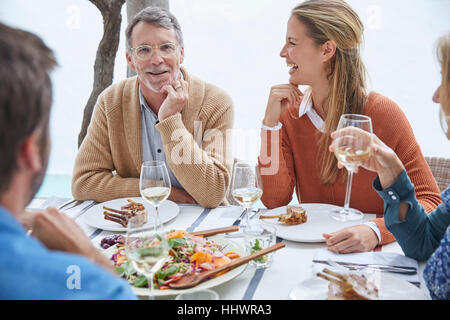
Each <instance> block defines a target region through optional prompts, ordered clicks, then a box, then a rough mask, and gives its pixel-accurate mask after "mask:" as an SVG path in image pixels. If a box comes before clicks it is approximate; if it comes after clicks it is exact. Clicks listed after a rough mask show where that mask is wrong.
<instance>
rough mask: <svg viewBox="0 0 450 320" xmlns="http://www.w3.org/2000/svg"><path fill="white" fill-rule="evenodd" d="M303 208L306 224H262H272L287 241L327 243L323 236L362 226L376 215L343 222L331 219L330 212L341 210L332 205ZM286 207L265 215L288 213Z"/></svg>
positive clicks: (272, 221) (269, 222)
mask: <svg viewBox="0 0 450 320" xmlns="http://www.w3.org/2000/svg"><path fill="white" fill-rule="evenodd" d="M300 206H301V207H303V208H304V209H305V210H306V215H307V217H308V220H307V221H306V223H303V224H298V225H287V224H283V223H281V222H279V221H278V219H264V220H261V222H262V224H263V225H264V224H266V223H267V224H270V225H272V226H274V227H275V228H276V229H277V236H278V237H280V238H283V239H285V240H291V241H297V242H325V239H324V238H323V236H322V234H324V233H332V232H335V231H338V230H340V229H342V228H346V227H350V226H353V225H357V224H361V223H364V222H366V221H369V220H372V219H374V218H375V217H376V215H375V214H364V218H363V220H360V221H348V222H341V221H337V220H335V219H333V218H332V217H330V215H329V212H330V211H331V210H333V209H336V208H340V207H338V206H334V205H331V204H323V203H301V204H300ZM286 207H287V206H284V207H279V208H275V209H272V210H269V211H267V212H266V213H265V214H264V215H267V216H274V215H278V214H282V213H286Z"/></svg>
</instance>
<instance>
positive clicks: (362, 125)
mask: <svg viewBox="0 0 450 320" xmlns="http://www.w3.org/2000/svg"><path fill="white" fill-rule="evenodd" d="M361 131H365V132H366V134H361ZM371 145H372V121H371V119H370V118H369V117H367V116H364V115H359V114H343V115H342V116H341V118H340V120H339V124H338V127H337V131H336V132H334V137H333V143H332V148H331V150H332V151H333V152H334V154H335V156H336V158H337V160H338V163H340V164H341V165H343V166H344V167H345V168H346V169H347V172H348V177H347V189H346V192H345V202H344V208H342V209H336V210H333V211H332V212H331V213H330V215H331V217H333V218H334V219H336V220H339V221H349V220H361V219H362V218H363V213H362V212H361V211H359V210H357V209H353V208H350V195H351V188H352V178H353V173H354V172H355V170H356V168H357V167H358V166H360V165H362V164H363V163H365V162H366V161H367V160H368V159H369V158H370V148H371Z"/></svg>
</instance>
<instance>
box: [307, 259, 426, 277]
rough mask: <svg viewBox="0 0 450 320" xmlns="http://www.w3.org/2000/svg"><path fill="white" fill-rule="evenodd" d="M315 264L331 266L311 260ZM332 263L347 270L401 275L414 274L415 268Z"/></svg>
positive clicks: (322, 261) (326, 262)
mask: <svg viewBox="0 0 450 320" xmlns="http://www.w3.org/2000/svg"><path fill="white" fill-rule="evenodd" d="M313 262H315V263H323V264H327V265H331V263H329V262H328V261H325V260H313ZM333 262H334V263H337V264H339V265H342V266H344V267H347V268H349V269H353V270H360V269H366V268H367V269H374V270H379V271H386V272H394V273H403V274H410V275H413V274H416V273H417V268H415V267H408V266H389V265H382V264H373V263H372V264H370V263H367V264H365V263H353V262H341V261H333Z"/></svg>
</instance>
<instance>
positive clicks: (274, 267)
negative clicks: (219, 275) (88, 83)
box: [28, 196, 430, 300]
mask: <svg viewBox="0 0 450 320" xmlns="http://www.w3.org/2000/svg"><path fill="white" fill-rule="evenodd" d="M69 200H71V199H68V198H61V197H56V196H55V197H45V198H35V199H33V201H32V202H31V203H30V205H29V206H28V209H30V210H39V209H44V208H46V207H48V206H54V207H58V206H61V204H63V203H68V201H69ZM74 204H75V205H76V206H79V207H80V208H82V209H81V210H78V211H76V210H72V212H74V214H70V215H69V214H68V215H69V216H71V217H72V218H73V219H75V221H76V222H77V224H78V225H79V226H80V227H81V229H82V230H83V231H84V233H85V234H86V235H87V236H88V237H89V239H90V240H91V241H92V243H93V244H94V246H95V247H96V248H98V250H103V249H102V248H101V246H100V242H101V240H102V239H103V238H104V237H106V236H109V235H112V234H117V233H121V234H123V235H125V233H124V232H112V231H106V230H102V229H98V228H95V227H92V226H90V225H89V224H88V223H86V212H87V211H88V210H89V209H90V208H91V207H92V206H93V205H95V204H96V203H95V202H94V201H78V202H75V201H73V200H72V203H71V205H72V206H73V205H74ZM67 207H69V206H67ZM178 207H179V214H178V215H177V216H176V217H175V218H174V219H172V220H170V221H168V222H166V223H164V228H165V229H167V230H171V229H177V230H179V229H181V230H186V231H188V232H193V231H199V230H207V229H213V228H219V227H226V226H231V225H233V223H235V222H236V221H237V220H238V218H239V217H240V216H241V213H242V207H239V206H219V207H217V208H214V209H207V208H203V207H201V206H200V205H188V204H178ZM61 211H62V212H65V209H64V208H62V209H61ZM266 212H268V209H267V208H265V207H263V206H261V205H260V206H259V213H258V214H264V213H266ZM230 239H231V240H232V241H235V242H236V243H238V244H240V245H242V246H243V245H244V238H243V237H239V236H236V237H232V238H230ZM280 241H282V242H284V243H285V247H284V248H282V249H280V250H278V251H276V252H275V253H274V255H273V262H272V264H271V266H270V267H269V268H262V269H256V268H255V267H252V266H250V265H247V266H246V267H245V269H244V271H243V272H242V273H240V274H239V275H238V276H236V277H234V278H233V279H231V280H229V281H227V282H224V283H222V284H220V285H218V286H215V287H213V288H211V289H212V290H214V291H215V292H217V293H218V295H219V299H220V300H288V299H291V297H290V293H291V291H292V290H293V288H294V287H295V286H297V285H298V284H299V283H301V282H303V281H305V280H307V279H308V278H311V277H314V262H313V259H314V256H315V255H316V253H317V251H318V250H323V249H326V248H327V246H326V243H325V241H323V242H313V243H307V242H297V241H289V240H285V239H281V238H277V242H280ZM376 250H377V251H381V252H393V253H398V254H402V255H403V251H402V249H401V247H400V246H399V245H398V243H397V242H392V243H389V244H386V245H383V246H379V247H377V249H376ZM425 264H426V263H425V262H421V261H419V262H418V275H419V280H420V285H418V286H419V287H420V290H421V291H422V292H423V294H424V296H425V297H426V298H427V299H429V297H430V295H429V292H428V290H427V287H426V284H425V282H424V279H423V276H422V274H423V269H424V267H425ZM140 298H144V299H146V297H140ZM174 298H175V296H167V297H159V298H158V299H174Z"/></svg>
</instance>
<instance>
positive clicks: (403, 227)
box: [330, 32, 450, 299]
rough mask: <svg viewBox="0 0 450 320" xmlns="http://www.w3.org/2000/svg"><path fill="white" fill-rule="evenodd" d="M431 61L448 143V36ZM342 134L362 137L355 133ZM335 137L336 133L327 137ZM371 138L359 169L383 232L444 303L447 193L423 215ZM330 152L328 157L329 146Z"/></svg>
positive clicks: (403, 178) (448, 273) (449, 270)
mask: <svg viewBox="0 0 450 320" xmlns="http://www.w3.org/2000/svg"><path fill="white" fill-rule="evenodd" d="M437 56H438V60H439V62H440V65H441V73H442V82H441V85H440V86H439V88H438V89H437V90H436V92H435V94H434V96H433V101H434V102H436V103H439V104H440V107H441V109H440V120H441V121H440V122H441V127H442V129H443V131H444V133H445V135H446V136H447V138H448V139H450V129H449V126H450V32H448V33H447V34H445V35H444V36H442V37H441V38H439V40H438V44H437ZM342 130H352V131H357V132H359V133H360V134H361V135H366V134H367V133H366V132H363V131H362V130H358V129H348V128H347V129H342ZM335 136H336V133H333V134H332V135H331V137H332V138H334V137H335ZM372 138H373V144H372V147H371V155H372V156H371V158H370V159H369V160H367V161H366V162H365V163H364V165H363V166H362V167H363V168H365V169H367V170H370V171H375V172H376V173H377V174H378V177H377V178H376V179H375V180H374V182H373V187H374V189H375V190H376V191H377V192H378V194H379V195H380V196H381V197H382V198H383V200H384V221H385V224H386V227H387V228H388V230H389V231H390V232H392V233H393V234H394V236H395V238H396V239H397V242H398V243H399V245H400V246H401V247H402V249H403V252H404V253H405V255H406V256H409V257H412V258H414V259H417V260H427V259H428V262H427V265H426V267H425V269H424V272H423V277H424V279H425V282H426V284H427V287H428V289H429V291H430V295H431V297H432V298H433V299H450V227H449V226H450V187H449V188H447V189H446V190H445V191H443V192H442V194H441V198H442V201H443V203H442V204H441V205H439V206H438V207H437V208H436V210H434V211H433V212H431V213H430V214H427V213H426V211H425V210H424V208H423V207H422V206H421V205H420V204H419V203H418V202H417V199H416V196H415V192H414V185H413V184H412V183H411V181H410V179H409V177H408V175H407V173H406V171H405V168H404V166H403V164H402V162H401V161H400V159H399V158H398V157H397V155H396V154H395V152H394V151H393V150H392V149H391V148H389V147H388V146H387V145H385V144H384V143H383V142H382V141H381V140H380V139H378V137H376V136H375V135H373V136H372ZM330 150H331V151H333V146H330ZM412 156H414V155H412ZM339 166H340V167H342V165H340V164H339Z"/></svg>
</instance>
